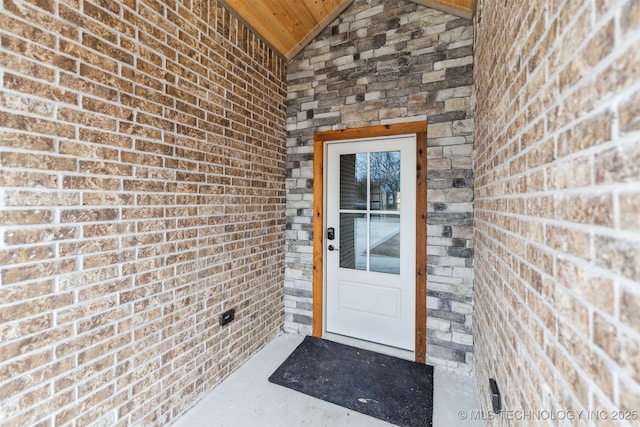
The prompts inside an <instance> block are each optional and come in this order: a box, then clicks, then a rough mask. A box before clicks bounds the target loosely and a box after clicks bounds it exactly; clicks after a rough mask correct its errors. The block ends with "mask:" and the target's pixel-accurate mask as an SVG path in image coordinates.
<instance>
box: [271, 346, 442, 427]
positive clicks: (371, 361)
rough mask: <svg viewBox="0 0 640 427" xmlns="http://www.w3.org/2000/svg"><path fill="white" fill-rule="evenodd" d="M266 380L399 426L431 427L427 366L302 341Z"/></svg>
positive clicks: (430, 371)
mask: <svg viewBox="0 0 640 427" xmlns="http://www.w3.org/2000/svg"><path fill="white" fill-rule="evenodd" d="M269 381H270V382H272V383H274V384H279V385H281V386H284V387H288V388H290V389H293V390H296V391H299V392H301V393H305V394H308V395H310V396H313V397H316V398H318V399H322V400H325V401H327V402H331V403H335V404H337V405H340V406H343V407H345V408H348V409H351V410H353V411H357V412H360V413H362V414H367V415H370V416H372V417H375V418H378V419H380V420H384V421H387V422H390V423H392V424H396V425H398V426H403V427H431V423H432V417H433V366H429V365H422V364H420V363H415V362H411V361H408V360H404V359H399V358H397V357H392V356H386V355H384V354H379V353H374V352H372V351H368V350H362V349H359V348H355V347H351V346H348V345H344V344H338V343H335V342H332V341H327V340H323V339H320V338H314V337H310V336H308V337H306V338H305V339H304V341H302V343H301V344H300V345H299V346H298V347H297V348H296V349H295V350H294V351H293V353H291V355H290V356H289V357H288V358H287V360H285V361H284V362H283V363H282V365H280V367H279V368H278V369H276V371H275V372H274V373H273V374H272V375H271V377H269Z"/></svg>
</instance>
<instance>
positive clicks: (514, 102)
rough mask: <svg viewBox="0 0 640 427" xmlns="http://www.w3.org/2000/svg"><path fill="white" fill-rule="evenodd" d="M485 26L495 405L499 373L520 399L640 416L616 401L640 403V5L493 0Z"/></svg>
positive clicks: (527, 403) (533, 405)
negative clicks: (639, 117)
mask: <svg viewBox="0 0 640 427" xmlns="http://www.w3.org/2000/svg"><path fill="white" fill-rule="evenodd" d="M475 24H476V43H475V48H476V52H475V61H476V62H475V64H476V67H475V79H476V80H475V87H476V93H475V94H476V99H477V109H476V146H475V148H476V157H475V165H474V172H475V195H476V198H475V207H476V211H475V212H476V213H475V225H476V230H475V232H476V235H475V237H476V263H475V265H476V270H475V278H476V283H475V306H474V310H475V311H474V331H476V334H475V335H474V336H475V340H476V352H475V355H476V359H477V382H478V386H479V390H480V391H481V394H482V399H483V403H484V406H485V409H486V408H489V407H490V406H489V402H488V387H489V386H488V378H490V377H494V378H496V379H497V380H498V382H499V385H500V387H501V391H502V394H503V396H504V398H505V404H506V409H507V410H511V411H518V410H538V411H540V410H548V411H556V410H582V409H584V410H592V411H609V412H605V414H604V415H605V416H606V415H607V414H608V417H609V420H608V421H604V420H602V419H600V420H598V419H597V418H591V420H587V419H586V418H583V421H584V425H587V424H589V425H591V424H593V425H596V424H597V425H616V426H617V425H620V426H622V425H630V424H631V423H626V422H618V421H612V420H611V418H612V417H613V416H614V415H613V414H612V412H610V411H612V410H614V409H622V410H631V411H636V415H637V416H639V417H640V413H638V412H637V411H639V410H640V357H639V354H640V316H639V315H638V313H639V312H640V222H639V220H638V218H640V122H639V121H638V118H637V117H638V113H639V112H640V31H639V29H640V6H639V3H638V2H637V1H634V0H620V1H616V0H613V1H591V0H589V1H536V2H523V3H518V4H517V5H516V4H515V3H513V2H493V1H488V0H481V1H479V3H478V9H477V13H476V16H475ZM637 422H638V421H635V422H634V423H633V424H634V425H637ZM556 423H557V421H555V422H550V423H549V424H554V425H555V424H556ZM492 424H504V425H507V424H512V425H522V424H523V423H522V422H519V421H512V422H509V421H508V420H507V418H506V417H503V418H497V419H496V420H494V422H493V423H492ZM567 425H568V424H567ZM571 425H576V424H571Z"/></svg>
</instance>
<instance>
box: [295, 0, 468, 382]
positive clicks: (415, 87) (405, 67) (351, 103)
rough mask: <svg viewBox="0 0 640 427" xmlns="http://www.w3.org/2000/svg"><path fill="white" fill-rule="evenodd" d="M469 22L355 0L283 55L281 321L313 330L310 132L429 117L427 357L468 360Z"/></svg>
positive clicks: (387, 0)
mask: <svg viewBox="0 0 640 427" xmlns="http://www.w3.org/2000/svg"><path fill="white" fill-rule="evenodd" d="M472 43H473V27H472V23H471V21H468V20H464V19H460V18H457V17H455V16H452V15H448V14H446V13H443V12H439V11H436V10H433V9H430V8H427V7H423V6H419V5H417V4H415V3H412V2H407V1H397V0H356V1H355V2H354V3H353V5H352V6H350V7H349V8H348V9H347V10H346V11H345V12H344V13H343V14H342V16H340V17H339V19H337V20H336V21H334V22H333V23H332V24H330V25H329V26H328V27H327V28H326V30H325V31H323V32H322V33H321V34H320V35H319V36H318V37H317V38H316V39H315V40H314V41H313V42H312V43H311V44H309V45H308V46H307V47H306V48H305V49H304V50H303V51H302V52H300V54H298V56H297V57H296V58H294V59H293V60H292V61H291V62H290V63H289V65H288V73H287V82H288V85H289V90H288V100H287V256H286V272H285V277H286V282H285V310H286V313H285V330H287V331H291V332H299V333H306V334H308V333H310V332H311V325H312V291H311V289H312V271H313V262H312V261H313V260H312V258H313V253H312V247H313V242H312V238H313V233H312V226H313V223H312V218H313V215H312V208H313V134H314V132H316V131H323V130H331V129H344V128H357V127H366V126H373V125H380V124H389V123H397V122H403V121H419V120H428V123H429V125H428V161H429V166H428V205H429V206H428V211H429V214H428V224H429V225H428V236H427V246H428V248H427V249H428V259H429V260H428V273H429V274H428V285H427V287H428V298H427V306H428V320H427V328H428V337H427V357H428V362H429V363H431V364H437V365H442V366H447V367H449V368H451V369H457V370H461V371H469V370H470V369H471V354H472V352H473V338H472V331H471V313H472V307H473V301H472V292H473V291H472V289H473V275H472V269H473V265H472V263H473V242H472V235H473V232H472V230H473V229H472V226H473V218H472V216H473V213H472V212H473V190H472V187H473V175H472V170H471V169H472V165H471V158H472V152H473V132H474V130H473V126H474V119H473V100H472V93H473V81H472V73H473V47H472Z"/></svg>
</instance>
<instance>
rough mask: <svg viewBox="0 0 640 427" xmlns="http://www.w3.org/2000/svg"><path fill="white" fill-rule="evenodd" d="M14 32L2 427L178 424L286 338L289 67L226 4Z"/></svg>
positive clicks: (9, 54)
mask: <svg viewBox="0 0 640 427" xmlns="http://www.w3.org/2000/svg"><path fill="white" fill-rule="evenodd" d="M0 22H1V25H0V82H1V87H0V126H1V128H0V168H1V170H0V185H1V187H0V337H1V342H0V424H1V425H3V426H5V427H8V426H27V425H28V426H49V425H56V426H67V425H78V426H80V425H82V426H84V425H89V424H91V425H105V426H107V425H108V426H125V425H163V424H167V423H169V422H171V421H172V420H174V419H175V417H176V416H178V415H179V414H181V413H182V412H183V411H185V410H186V409H187V408H189V407H190V406H191V405H192V404H193V403H195V401H196V400H197V399H199V398H200V397H201V396H202V395H203V393H205V392H206V391H207V390H209V389H211V388H212V387H214V386H215V385H216V384H218V383H219V382H220V381H221V380H222V379H223V378H224V377H225V376H227V375H228V374H229V373H230V372H231V371H232V370H233V369H235V368H236V367H237V366H239V365H240V364H241V363H242V362H243V361H244V360H246V359H247V358H248V357H249V356H250V355H251V354H252V353H254V352H255V351H256V350H257V349H259V348H260V347H262V346H263V345H264V344H265V343H266V342H267V341H268V340H269V339H270V338H271V337H273V336H274V335H275V334H276V333H277V331H278V330H280V329H281V328H282V325H283V321H284V310H283V282H284V276H283V274H284V255H285V246H284V233H285V177H284V171H285V124H286V116H285V101H286V82H285V63H284V61H283V60H282V59H280V58H279V57H278V56H277V55H276V54H274V52H272V51H271V50H270V49H269V48H267V47H266V46H265V45H264V43H262V42H261V41H259V40H258V39H257V38H256V37H255V36H253V35H251V33H250V32H249V31H248V30H247V29H246V28H244V27H243V26H242V25H240V24H239V23H238V22H237V21H236V20H235V19H234V18H232V17H231V16H230V15H229V14H228V13H227V12H225V11H224V10H223V9H222V8H221V7H219V6H218V5H217V4H216V2H215V1H211V2H201V1H190V0H187V1H184V2H183V1H174V0H163V1H156V0H124V1H110V0H106V1H103V0H100V1H89V0H38V1H31V2H26V1H23V0H4V1H3V3H2V8H1V9H0ZM230 307H235V309H236V320H235V321H234V322H233V323H231V324H229V325H228V326H226V327H224V328H221V327H220V326H219V325H218V317H219V315H220V313H221V311H222V310H223V309H227V308H230Z"/></svg>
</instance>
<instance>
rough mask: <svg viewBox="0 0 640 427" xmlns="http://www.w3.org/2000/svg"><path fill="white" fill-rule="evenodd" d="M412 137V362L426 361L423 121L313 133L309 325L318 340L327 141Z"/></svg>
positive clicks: (425, 215) (322, 317) (425, 158)
mask: <svg viewBox="0 0 640 427" xmlns="http://www.w3.org/2000/svg"><path fill="white" fill-rule="evenodd" d="M412 134H413V135H415V136H416V267H415V277H416V301H415V304H416V329H415V360H416V362H418V363H426V359H427V272H426V268H427V122H426V120H425V121H420V122H408V123H398V124H392V125H380V126H371V127H365V128H354V129H344V130H330V131H324V132H315V133H314V160H313V326H312V333H313V336H314V337H318V338H321V337H322V332H323V321H324V312H323V310H324V283H323V281H324V276H323V274H324V271H323V265H324V244H323V242H324V153H325V145H326V143H328V142H332V141H340V140H350V139H360V138H378V137H384V136H399V135H412Z"/></svg>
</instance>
